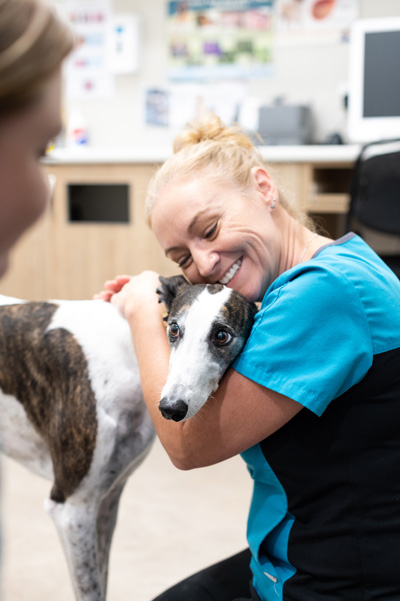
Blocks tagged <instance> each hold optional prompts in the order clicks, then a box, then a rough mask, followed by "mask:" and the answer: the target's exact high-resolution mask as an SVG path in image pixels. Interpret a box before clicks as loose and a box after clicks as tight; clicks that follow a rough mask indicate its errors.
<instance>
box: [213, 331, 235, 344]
mask: <svg viewBox="0 0 400 601" xmlns="http://www.w3.org/2000/svg"><path fill="white" fill-rule="evenodd" d="M231 340H232V334H230V333H229V332H228V331H227V330H217V332H216V333H215V342H216V343H217V344H219V345H220V346H224V345H225V344H229V343H230V341H231Z"/></svg>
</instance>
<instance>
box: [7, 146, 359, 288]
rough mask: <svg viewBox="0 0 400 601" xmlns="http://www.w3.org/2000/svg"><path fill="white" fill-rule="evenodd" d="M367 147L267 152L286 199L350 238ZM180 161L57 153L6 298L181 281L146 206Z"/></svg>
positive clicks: (120, 153)
mask: <svg viewBox="0 0 400 601" xmlns="http://www.w3.org/2000/svg"><path fill="white" fill-rule="evenodd" d="M359 150H360V148H359V147H358V146H353V145H351V146H346V145H343V146H271V147H260V151H261V154H262V157H263V159H264V160H265V162H266V164H267V169H268V170H269V171H270V172H271V175H272V176H273V177H274V178H275V180H276V181H277V183H278V186H279V188H280V191H281V194H284V195H285V196H286V197H287V198H288V199H289V200H291V201H292V202H293V203H296V204H298V205H299V206H300V207H302V208H303V209H304V210H305V211H307V212H308V213H310V214H311V215H312V216H316V217H317V218H318V219H319V220H320V221H321V223H322V225H323V226H324V227H325V228H326V229H327V230H328V232H329V233H330V234H331V235H332V236H338V235H341V234H342V233H343V232H342V231H341V230H342V228H343V221H344V215H345V214H346V212H347V208H348V202H349V190H350V182H351V175H352V170H353V166H354V163H355V160H356V158H357V156H358V153H359ZM170 154H171V149H168V148H153V149H135V148H126V149H92V148H77V149H57V150H55V151H53V152H52V153H51V154H50V156H48V157H46V158H45V159H44V169H45V171H46V172H47V174H48V175H49V176H51V180H52V182H53V193H52V198H51V202H50V203H49V209H48V211H47V212H46V214H45V215H44V216H43V218H42V219H41V221H40V222H39V223H38V224H37V225H35V226H34V228H32V230H31V231H30V232H28V233H27V234H26V235H25V236H24V238H23V239H22V240H21V241H20V243H19V244H18V245H17V247H16V249H15V250H14V252H13V256H12V266H11V269H10V271H9V273H8V274H7V275H6V277H5V278H4V279H3V280H2V282H1V285H0V292H1V293H3V294H9V295H12V296H19V297H23V298H31V299H43V298H71V299H76V298H91V297H92V295H93V293H95V292H96V291H98V290H99V289H101V287H102V285H103V282H104V281H105V280H106V279H108V278H111V277H113V276H114V275H116V274H119V273H138V272H140V271H142V270H143V269H154V270H155V271H158V272H160V273H162V274H163V275H172V274H174V273H177V268H176V266H175V265H174V264H172V263H171V262H170V261H169V260H167V259H166V258H165V256H164V254H163V252H162V251H161V250H160V248H159V247H158V244H157V243H156V241H155V239H154V236H153V234H152V232H151V230H150V229H149V227H148V226H147V224H146V219H145V196H146V189H147V186H148V182H149V180H150V178H151V177H152V175H153V174H154V172H155V170H156V169H157V167H158V166H159V165H161V164H162V163H163V162H164V161H165V160H166V159H167V158H168V157H169V156H170Z"/></svg>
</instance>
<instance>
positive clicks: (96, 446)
mask: <svg viewBox="0 0 400 601" xmlns="http://www.w3.org/2000/svg"><path fill="white" fill-rule="evenodd" d="M160 279H161V286H160V288H159V289H158V290H157V292H158V294H159V297H160V301H162V302H163V303H164V304H165V306H166V308H167V312H168V314H169V315H168V326H167V332H168V337H169V340H170V345H171V348H172V353H171V363H170V372H169V376H168V381H167V383H166V385H165V387H164V389H163V392H162V401H161V402H160V410H161V412H162V414H163V415H164V417H166V418H168V419H174V420H180V419H188V418H189V417H192V416H193V415H194V414H195V413H196V412H197V411H199V409H200V408H201V407H202V406H203V405H204V403H205V402H206V401H207V399H208V397H209V396H210V395H211V394H212V392H213V391H214V390H215V389H216V387H217V386H218V382H219V380H220V378H221V376H222V374H223V373H224V371H225V370H226V368H227V367H228V365H229V364H230V363H231V362H232V361H233V359H234V358H235V357H236V356H237V354H238V353H239V352H240V350H241V348H242V347H243V345H244V342H245V340H246V338H247V336H248V334H249V332H250V329H251V325H252V322H253V317H254V313H255V306H254V305H253V304H251V303H249V302H248V301H246V299H244V297H242V296H241V295H240V294H238V293H237V292H234V291H232V290H229V289H228V288H225V287H223V286H222V285H218V284H217V285H213V286H205V285H201V286H190V285H189V284H188V283H187V282H186V281H185V280H184V278H182V277H181V276H175V277H173V278H160ZM0 305H1V306H0V413H1V421H0V446H1V451H2V452H3V453H5V454H7V455H8V456H10V457H12V458H13V459H15V460H16V461H18V462H19V463H21V464H23V465H24V466H25V467H27V468H28V469H29V470H31V471H33V472H35V473H37V474H39V475H41V476H43V477H45V478H48V479H50V480H51V481H52V482H53V486H52V489H51V492H50V497H49V499H46V501H45V508H46V510H47V511H48V513H49V514H50V515H51V516H52V518H53V520H54V522H55V524H56V527H57V530H58V533H59V536H60V539H61V542H62V544H63V547H64V551H65V555H66V558H67V561H68V565H69V569H70V574H71V579H72V583H73V587H74V591H75V596H76V599H77V601H104V600H105V598H106V589H107V575H108V559H109V551H110V545H111V539H112V535H113V531H114V527H115V523H116V518H117V512H118V504H119V500H120V496H121V493H122V491H123V488H124V485H125V483H126V481H127V479H128V477H129V476H130V475H131V474H132V472H133V471H134V469H136V467H137V466H138V465H139V464H140V463H141V462H142V461H143V459H144V458H145V456H146V454H147V453H148V451H149V449H150V447H151V443H152V441H153V439H154V429H153V426H152V423H151V420H150V417H149V415H148V413H147V410H146V407H145V404H144V400H143V396H142V392H141V388H140V380H139V371H138V366H137V362H136V358H135V354H134V351H133V345H132V342H131V335H130V331H129V326H128V324H127V322H126V321H125V320H124V319H123V318H122V317H120V315H119V313H118V311H117V310H116V309H115V308H114V307H113V305H111V304H110V303H105V302H103V301H96V300H93V301H49V302H26V301H22V300H19V299H14V298H10V297H5V296H0Z"/></svg>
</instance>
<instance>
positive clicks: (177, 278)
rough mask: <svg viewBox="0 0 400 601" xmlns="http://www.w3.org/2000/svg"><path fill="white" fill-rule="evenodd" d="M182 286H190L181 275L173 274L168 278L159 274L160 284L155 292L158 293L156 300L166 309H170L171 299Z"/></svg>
mask: <svg viewBox="0 0 400 601" xmlns="http://www.w3.org/2000/svg"><path fill="white" fill-rule="evenodd" d="M182 286H185V287H187V286H191V284H189V282H188V281H187V280H185V278H184V277H183V275H173V276H172V277H170V278H164V277H163V276H162V275H160V286H158V288H157V289H156V292H157V294H158V302H159V303H163V304H164V305H165V308H166V309H167V311H169V310H170V308H171V305H172V301H173V300H174V298H175V297H176V295H177V294H178V291H179V289H181V288H182Z"/></svg>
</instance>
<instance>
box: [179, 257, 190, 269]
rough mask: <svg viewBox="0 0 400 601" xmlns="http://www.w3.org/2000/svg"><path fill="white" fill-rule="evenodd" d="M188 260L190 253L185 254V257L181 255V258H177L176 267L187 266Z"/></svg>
mask: <svg viewBox="0 0 400 601" xmlns="http://www.w3.org/2000/svg"><path fill="white" fill-rule="evenodd" d="M189 261H190V255H187V256H186V257H183V259H179V261H178V267H181V268H182V267H187V266H188V265H189Z"/></svg>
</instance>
